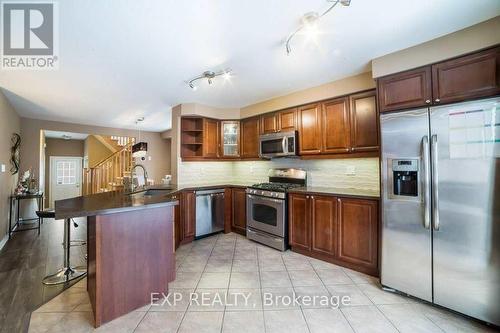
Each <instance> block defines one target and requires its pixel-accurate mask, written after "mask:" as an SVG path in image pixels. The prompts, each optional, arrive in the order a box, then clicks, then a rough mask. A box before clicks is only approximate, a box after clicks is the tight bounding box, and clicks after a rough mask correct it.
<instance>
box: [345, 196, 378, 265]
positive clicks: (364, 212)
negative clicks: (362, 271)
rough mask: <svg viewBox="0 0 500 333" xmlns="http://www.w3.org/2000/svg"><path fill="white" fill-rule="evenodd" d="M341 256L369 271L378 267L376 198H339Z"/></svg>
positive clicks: (346, 260)
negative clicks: (374, 199)
mask: <svg viewBox="0 0 500 333" xmlns="http://www.w3.org/2000/svg"><path fill="white" fill-rule="evenodd" d="M338 258H339V259H340V260H342V261H345V262H350V263H352V264H354V265H356V266H359V267H364V268H366V269H367V270H373V271H376V270H377V265H378V260H377V259H378V203H377V202H376V201H373V200H362V199H345V198H339V238H338Z"/></svg>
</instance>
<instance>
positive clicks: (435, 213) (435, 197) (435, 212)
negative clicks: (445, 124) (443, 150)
mask: <svg viewBox="0 0 500 333" xmlns="http://www.w3.org/2000/svg"><path fill="white" fill-rule="evenodd" d="M437 141H438V138H437V134H433V135H432V137H431V149H432V154H431V157H432V217H433V221H434V230H436V231H438V230H439V190H438V162H437V161H438V142H437Z"/></svg>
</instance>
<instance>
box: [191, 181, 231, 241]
mask: <svg viewBox="0 0 500 333" xmlns="http://www.w3.org/2000/svg"><path fill="white" fill-rule="evenodd" d="M223 230H224V189H215V190H207V191H196V238H200V237H204V236H207V235H210V234H213V233H216V232H219V231H223Z"/></svg>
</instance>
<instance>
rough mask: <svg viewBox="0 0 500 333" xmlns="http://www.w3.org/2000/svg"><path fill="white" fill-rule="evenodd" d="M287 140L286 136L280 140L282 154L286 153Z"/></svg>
mask: <svg viewBox="0 0 500 333" xmlns="http://www.w3.org/2000/svg"><path fill="white" fill-rule="evenodd" d="M287 141H288V140H287V138H286V136H284V137H283V140H281V148H283V153H287V147H288V145H287Z"/></svg>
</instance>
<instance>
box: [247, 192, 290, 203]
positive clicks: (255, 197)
mask: <svg viewBox="0 0 500 333" xmlns="http://www.w3.org/2000/svg"><path fill="white" fill-rule="evenodd" d="M247 196H248V197H249V198H250V199H255V200H263V201H271V202H276V203H283V202H284V200H280V199H273V198H267V197H261V196H255V195H252V194H247Z"/></svg>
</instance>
